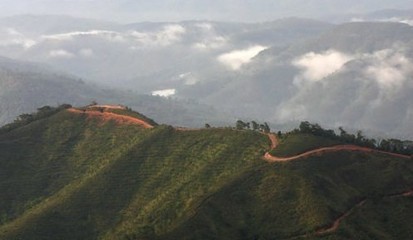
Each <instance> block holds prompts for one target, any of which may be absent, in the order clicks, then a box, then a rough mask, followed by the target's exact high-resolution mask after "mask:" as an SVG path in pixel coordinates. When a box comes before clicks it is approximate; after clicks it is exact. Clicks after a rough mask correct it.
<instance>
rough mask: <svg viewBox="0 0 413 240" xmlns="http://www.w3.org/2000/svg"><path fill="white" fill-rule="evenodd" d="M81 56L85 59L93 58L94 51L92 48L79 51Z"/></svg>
mask: <svg viewBox="0 0 413 240" xmlns="http://www.w3.org/2000/svg"><path fill="white" fill-rule="evenodd" d="M79 55H80V56H82V57H85V58H89V57H93V55H94V53H93V50H92V49H90V48H83V49H80V50H79Z"/></svg>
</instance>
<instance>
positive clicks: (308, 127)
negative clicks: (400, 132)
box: [292, 121, 413, 155]
mask: <svg viewBox="0 0 413 240" xmlns="http://www.w3.org/2000/svg"><path fill="white" fill-rule="evenodd" d="M338 130H339V133H338V134H337V133H336V132H335V131H334V130H332V129H323V128H322V127H321V126H320V125H319V124H313V123H310V122H308V121H304V122H301V123H300V125H299V128H296V129H294V130H293V131H292V132H293V133H308V134H313V135H316V136H322V137H327V138H330V139H335V140H339V141H341V142H344V143H348V144H355V145H359V146H364V147H369V148H374V149H378V150H383V151H388V152H393V153H400V154H404V155H413V141H402V140H399V139H393V138H392V139H382V140H376V139H374V138H368V137H366V136H364V135H363V132H362V131H357V132H356V134H352V133H349V132H347V131H346V130H344V129H343V128H342V127H339V128H338Z"/></svg>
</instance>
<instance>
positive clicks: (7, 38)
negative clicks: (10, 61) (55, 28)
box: [0, 28, 37, 49]
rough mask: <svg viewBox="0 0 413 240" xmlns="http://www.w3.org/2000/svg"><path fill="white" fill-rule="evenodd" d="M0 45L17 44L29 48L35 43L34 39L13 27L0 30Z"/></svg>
mask: <svg viewBox="0 0 413 240" xmlns="http://www.w3.org/2000/svg"><path fill="white" fill-rule="evenodd" d="M0 39H1V40H0V46H3V47H9V46H19V47H22V48H24V49H29V48H31V47H33V46H34V45H36V44H37V43H36V41H35V40H33V39H30V38H28V37H26V36H25V35H24V34H22V33H20V32H18V31H17V30H16V29H14V28H4V29H1V30H0Z"/></svg>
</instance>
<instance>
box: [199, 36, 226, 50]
mask: <svg viewBox="0 0 413 240" xmlns="http://www.w3.org/2000/svg"><path fill="white" fill-rule="evenodd" d="M227 42H228V40H227V39H226V38H224V37H222V36H215V37H211V38H207V39H204V40H203V41H202V42H197V43H195V44H194V45H193V48H195V49H198V50H211V49H218V48H221V47H223V46H225V44H226V43H227Z"/></svg>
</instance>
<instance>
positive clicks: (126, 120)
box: [67, 108, 153, 128]
mask: <svg viewBox="0 0 413 240" xmlns="http://www.w3.org/2000/svg"><path fill="white" fill-rule="evenodd" d="M67 111H68V112H71V113H76V114H85V115H87V116H88V117H95V118H100V119H102V120H103V121H110V120H113V121H115V122H116V123H118V124H136V125H140V126H142V127H144V128H153V126H152V125H151V124H149V123H147V122H145V121H143V120H141V119H138V118H134V117H130V116H125V115H121V114H116V113H112V112H105V111H103V112H100V111H95V110H85V111H83V110H79V109H76V108H69V109H67Z"/></svg>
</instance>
